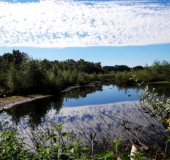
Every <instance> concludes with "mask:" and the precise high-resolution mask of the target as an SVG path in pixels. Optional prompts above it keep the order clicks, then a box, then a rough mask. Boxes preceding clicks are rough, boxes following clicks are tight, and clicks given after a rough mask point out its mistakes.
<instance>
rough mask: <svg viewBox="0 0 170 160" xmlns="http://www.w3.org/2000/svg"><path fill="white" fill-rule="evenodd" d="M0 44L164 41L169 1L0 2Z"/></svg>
mask: <svg viewBox="0 0 170 160" xmlns="http://www.w3.org/2000/svg"><path fill="white" fill-rule="evenodd" d="M0 8H1V10H0V46H31V47H75V46H122V45H123V46H128V45H149V44H161V43H170V27H169V26H170V16H169V15H170V6H168V5H159V4H143V3H134V4H133V5H132V3H131V4H130V3H129V4H127V3H125V2H121V3H118V2H117V3H116V2H106V1H105V2H89V4H88V5H87V4H85V2H78V1H77V2H73V1H55V0H53V1H42V0H41V1H40V2H39V3H8V2H2V1H1V2H0Z"/></svg>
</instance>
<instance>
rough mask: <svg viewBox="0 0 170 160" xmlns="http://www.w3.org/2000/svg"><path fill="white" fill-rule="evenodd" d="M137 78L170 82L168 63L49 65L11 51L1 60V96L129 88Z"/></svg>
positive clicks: (55, 62) (82, 62)
mask: <svg viewBox="0 0 170 160" xmlns="http://www.w3.org/2000/svg"><path fill="white" fill-rule="evenodd" d="M133 75H136V77H137V78H138V81H148V82H151V81H169V80H170V63H169V62H168V61H162V62H160V61H155V62H154V63H153V65H152V66H145V67H143V66H135V67H133V68H130V67H128V66H126V65H114V66H103V67H102V66H101V63H100V62H98V63H94V62H88V61H85V60H83V59H80V60H78V61H75V60H73V59H68V60H66V61H58V60H54V61H49V60H47V59H44V60H38V59H33V58H31V57H29V56H28V55H27V54H26V53H24V52H20V51H19V50H13V51H12V53H4V54H3V55H2V56H0V94H1V95H3V94H31V93H57V92H58V91H60V90H62V89H63V88H65V87H67V86H70V85H75V84H78V85H86V84H88V83H91V82H94V83H95V82H96V81H102V82H107V81H110V82H114V83H117V84H131V83H134V79H131V80H130V78H131V77H133Z"/></svg>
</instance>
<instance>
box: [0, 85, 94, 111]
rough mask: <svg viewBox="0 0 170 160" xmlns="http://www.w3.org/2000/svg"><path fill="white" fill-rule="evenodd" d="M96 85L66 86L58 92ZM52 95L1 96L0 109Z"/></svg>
mask: <svg viewBox="0 0 170 160" xmlns="http://www.w3.org/2000/svg"><path fill="white" fill-rule="evenodd" d="M95 86H96V85H94V84H91V85H85V86H70V87H67V88H66V89H64V90H62V91H61V92H60V93H63V92H67V91H69V90H71V89H75V88H81V87H95ZM51 96H53V95H39V96H35V97H34V96H28V97H20V96H16V98H13V99H10V97H7V98H3V100H1V99H0V111H3V110H6V109H9V108H12V107H14V106H16V105H18V104H23V103H27V102H31V101H34V100H38V99H42V98H47V97H51Z"/></svg>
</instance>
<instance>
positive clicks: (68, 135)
mask: <svg viewBox="0 0 170 160" xmlns="http://www.w3.org/2000/svg"><path fill="white" fill-rule="evenodd" d="M62 136H65V137H74V135H73V134H71V133H66V132H64V133H62Z"/></svg>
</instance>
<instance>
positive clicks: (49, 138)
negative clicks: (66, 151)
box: [47, 134, 57, 141]
mask: <svg viewBox="0 0 170 160" xmlns="http://www.w3.org/2000/svg"><path fill="white" fill-rule="evenodd" d="M54 138H57V135H56V134H53V135H51V136H49V137H48V138H47V141H48V140H51V139H54Z"/></svg>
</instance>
